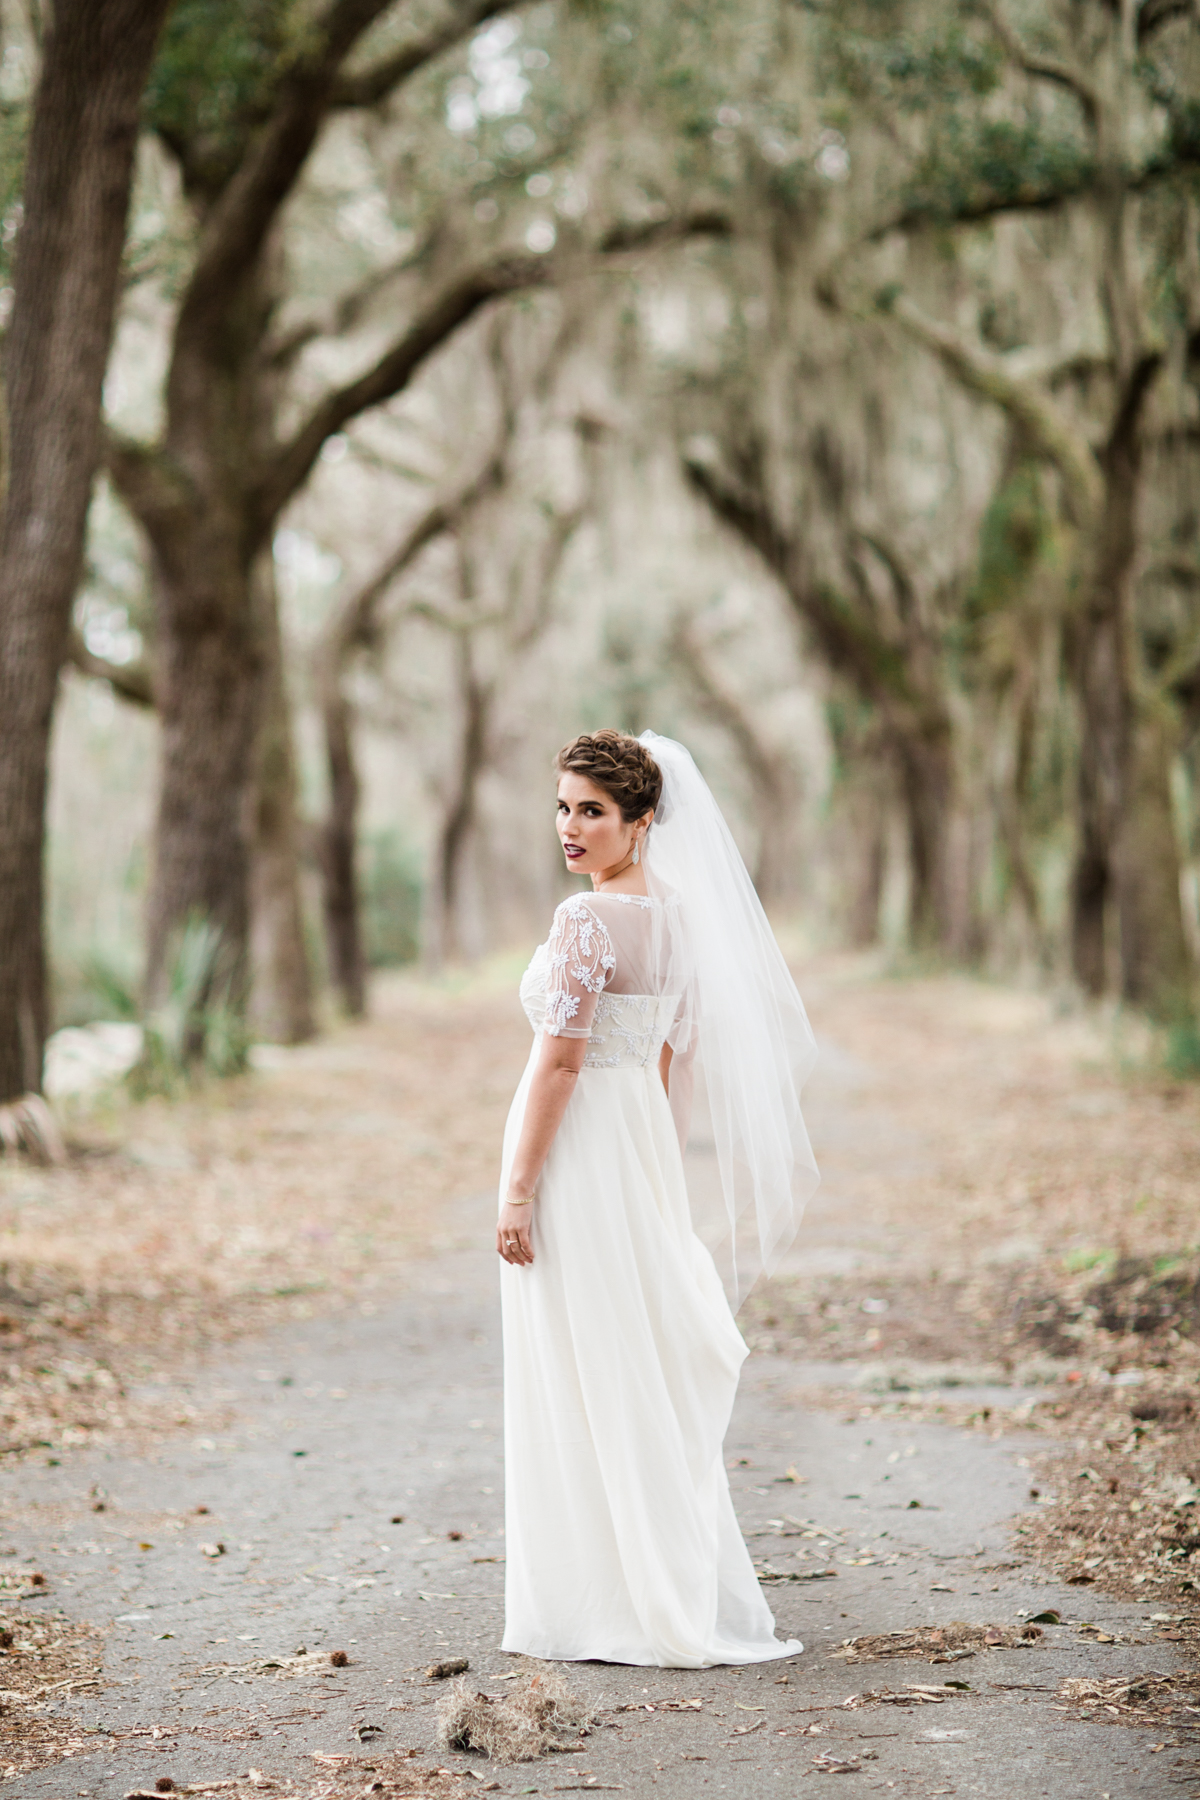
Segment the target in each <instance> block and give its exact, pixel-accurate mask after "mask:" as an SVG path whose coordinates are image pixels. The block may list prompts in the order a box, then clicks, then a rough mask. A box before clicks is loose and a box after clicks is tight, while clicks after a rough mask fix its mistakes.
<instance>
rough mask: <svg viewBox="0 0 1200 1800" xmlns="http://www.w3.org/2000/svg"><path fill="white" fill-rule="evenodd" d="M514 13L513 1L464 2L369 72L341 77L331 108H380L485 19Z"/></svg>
mask: <svg viewBox="0 0 1200 1800" xmlns="http://www.w3.org/2000/svg"><path fill="white" fill-rule="evenodd" d="M513 10H514V8H513V4H512V0H460V4H459V5H458V6H457V7H456V8H455V9H454V12H453V13H452V15H451V16H450V17H449V18H448V19H444V20H443V21H442V22H441V24H440V25H435V26H434V27H433V29H432V30H431V31H428V32H427V33H426V34H425V36H424V37H422V38H416V39H414V40H413V42H412V43H408V44H402V45H401V46H400V48H399V49H398V50H393V52H392V53H391V55H390V56H385V57H382V58H381V59H380V61H379V62H377V63H372V64H371V65H370V67H369V68H365V69H353V70H350V71H349V72H348V73H347V74H344V75H341V76H339V77H338V79H337V80H336V81H335V82H334V84H333V90H332V92H331V94H330V97H329V104H330V106H332V107H350V106H378V104H379V102H380V101H381V100H386V99H387V97H388V95H389V94H390V93H391V92H392V90H393V88H397V87H399V86H400V84H401V82H404V81H407V80H408V78H409V76H410V75H414V74H415V73H416V71H417V70H418V69H420V68H423V67H424V65H425V64H426V63H427V62H432V61H433V59H434V57H435V56H440V55H441V53H442V51H443V50H449V49H450V48H451V47H452V46H453V45H454V44H457V43H460V42H461V40H462V39H463V38H464V37H465V36H466V34H467V33H468V32H469V31H473V30H474V29H475V27H476V26H477V25H482V24H483V22H484V20H485V19H492V18H495V16H496V14H497V13H502V12H511V11H513Z"/></svg>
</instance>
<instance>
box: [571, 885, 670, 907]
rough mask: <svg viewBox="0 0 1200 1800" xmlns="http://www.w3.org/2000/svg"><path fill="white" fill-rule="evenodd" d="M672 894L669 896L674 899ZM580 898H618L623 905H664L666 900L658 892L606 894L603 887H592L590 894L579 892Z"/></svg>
mask: <svg viewBox="0 0 1200 1800" xmlns="http://www.w3.org/2000/svg"><path fill="white" fill-rule="evenodd" d="M674 897H675V896H674V895H671V896H670V898H671V899H674ZM577 898H578V899H580V900H620V901H621V903H622V904H623V905H625V906H666V905H667V900H666V899H665V898H663V897H662V896H660V895H658V894H606V893H605V892H604V890H603V888H601V889H599V890H595V889H593V891H592V892H591V893H590V894H579V895H578V896H577Z"/></svg>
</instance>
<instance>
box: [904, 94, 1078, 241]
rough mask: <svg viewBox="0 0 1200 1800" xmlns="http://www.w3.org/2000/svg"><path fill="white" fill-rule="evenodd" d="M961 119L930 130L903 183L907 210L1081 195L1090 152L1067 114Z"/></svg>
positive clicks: (954, 214) (961, 211)
mask: <svg viewBox="0 0 1200 1800" xmlns="http://www.w3.org/2000/svg"><path fill="white" fill-rule="evenodd" d="M1057 118H1058V114H1057V113H1055V114H1052V115H1051V116H1050V119H1048V120H1046V119H1037V120H1033V119H1028V120H1013V119H988V118H983V119H980V118H962V117H960V116H958V115H951V116H950V117H949V118H948V119H946V120H945V121H944V122H943V124H942V126H941V129H940V130H939V131H938V132H937V133H936V134H933V135H931V137H930V139H929V142H928V145H927V148H926V150H925V153H924V155H923V156H922V157H921V159H920V160H919V161H918V163H917V165H916V167H915V169H914V171H913V174H912V177H911V179H910V181H909V183H908V195H907V198H908V204H909V210H910V211H911V212H915V213H924V214H925V215H927V216H928V217H929V218H930V219H945V220H949V219H962V218H971V217H973V216H977V215H979V214H982V213H985V212H987V211H989V210H993V209H996V208H999V207H1002V206H1037V205H1039V204H1046V203H1048V202H1053V201H1055V200H1059V199H1068V198H1070V197H1071V196H1072V195H1075V194H1081V193H1083V192H1084V191H1085V189H1086V188H1087V187H1088V185H1089V183H1090V182H1091V180H1092V178H1093V173H1094V165H1093V161H1092V157H1091V154H1090V152H1089V150H1088V148H1087V145H1086V144H1085V142H1084V140H1083V137H1082V135H1081V134H1080V132H1079V131H1078V129H1076V128H1074V127H1073V126H1072V124H1071V123H1070V122H1068V121H1067V120H1066V119H1065V118H1064V119H1062V120H1061V123H1060V125H1059V128H1058V129H1052V128H1051V126H1052V125H1053V123H1054V121H1055V120H1056V119H1057Z"/></svg>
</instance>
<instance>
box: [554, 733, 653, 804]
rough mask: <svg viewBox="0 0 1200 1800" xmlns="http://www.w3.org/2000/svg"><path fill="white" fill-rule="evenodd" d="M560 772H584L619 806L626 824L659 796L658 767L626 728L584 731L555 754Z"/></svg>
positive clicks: (566, 773)
mask: <svg viewBox="0 0 1200 1800" xmlns="http://www.w3.org/2000/svg"><path fill="white" fill-rule="evenodd" d="M555 767H556V768H557V770H558V772H559V774H560V775H568V774H570V775H586V777H587V779H588V780H589V781H594V782H595V784H596V786H597V787H598V788H603V789H604V792H605V793H606V794H607V795H608V796H609V798H610V799H612V800H615V801H616V803H617V805H618V806H619V807H620V809H621V817H622V818H623V819H624V820H625V823H626V824H627V825H632V823H633V821H634V820H635V819H641V818H644V817H645V815H646V814H647V813H648V812H653V811H654V809H655V807H656V806H657V805H658V802H659V800H660V799H661V797H662V785H663V778H662V770H661V769H660V768H659V766H658V764H657V763H656V762H655V760H654V758H653V757H652V756H651V754H650V752H649V751H648V750H647V749H646V747H645V745H644V744H640V743H639V742H638V740H637V738H635V737H630V735H629V733H628V732H627V731H611V730H608V729H605V730H603V731H585V732H584V733H583V734H582V736H580V737H577V738H572V739H571V742H570V743H569V744H564V745H563V747H562V749H561V750H560V751H559V753H558V756H557V757H556V758H555Z"/></svg>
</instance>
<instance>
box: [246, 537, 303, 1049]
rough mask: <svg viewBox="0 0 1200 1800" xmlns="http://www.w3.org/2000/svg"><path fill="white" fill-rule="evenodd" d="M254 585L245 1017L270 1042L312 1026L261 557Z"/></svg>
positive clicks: (283, 681) (291, 803)
mask: <svg viewBox="0 0 1200 1800" xmlns="http://www.w3.org/2000/svg"><path fill="white" fill-rule="evenodd" d="M255 589H256V599H257V603H258V613H259V619H260V628H261V633H262V641H263V649H264V655H265V671H264V695H263V707H262V726H261V733H260V737H259V743H258V773H257V782H256V797H255V833H254V863H253V880H252V888H251V929H250V963H251V1009H250V1010H251V1022H252V1024H253V1026H254V1029H255V1031H256V1032H257V1033H258V1034H259V1035H260V1036H262V1037H264V1038H267V1039H269V1040H270V1041H271V1042H272V1043H277V1044H302V1043H304V1042H305V1041H306V1039H308V1038H310V1037H312V1036H313V1034H314V1032H315V1030H316V1026H315V1023H314V1020H313V1000H312V976H311V972H310V970H309V965H308V950H307V947H306V945H305V941H304V911H303V906H302V903H301V896H300V855H299V844H298V841H297V839H298V831H297V825H296V768H295V758H294V754H293V750H292V720H291V708H290V707H289V705H288V694H287V677H286V671H285V669H284V660H283V639H282V634H281V631H280V623H279V604H278V598H277V595H276V592H275V581H274V575H273V570H272V567H271V563H270V561H269V559H268V557H267V556H263V557H261V558H260V559H259V562H258V564H257V566H256V568H255Z"/></svg>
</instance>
